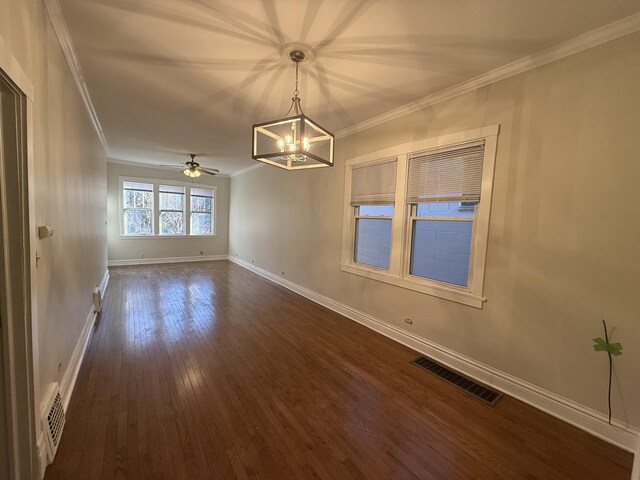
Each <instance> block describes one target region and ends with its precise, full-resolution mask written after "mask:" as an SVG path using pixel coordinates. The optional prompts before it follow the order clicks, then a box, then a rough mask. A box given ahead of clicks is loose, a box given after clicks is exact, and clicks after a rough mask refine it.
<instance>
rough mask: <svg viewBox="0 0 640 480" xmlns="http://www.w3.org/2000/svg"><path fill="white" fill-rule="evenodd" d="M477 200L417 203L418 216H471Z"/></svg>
mask: <svg viewBox="0 0 640 480" xmlns="http://www.w3.org/2000/svg"><path fill="white" fill-rule="evenodd" d="M477 204H478V202H429V203H418V212H417V215H418V217H458V218H473V214H474V207H475V206H476V205H477Z"/></svg>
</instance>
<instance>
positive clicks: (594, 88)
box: [229, 33, 640, 427]
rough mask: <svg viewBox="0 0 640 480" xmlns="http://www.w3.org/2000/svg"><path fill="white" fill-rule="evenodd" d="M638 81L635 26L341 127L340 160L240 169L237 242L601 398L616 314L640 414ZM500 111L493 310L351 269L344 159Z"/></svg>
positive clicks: (437, 335) (315, 285)
mask: <svg viewBox="0 0 640 480" xmlns="http://www.w3.org/2000/svg"><path fill="white" fill-rule="evenodd" d="M639 85H640V34H638V33H636V34H633V35H632V36H628V37H625V38H622V39H619V40H616V41H613V42H610V43H608V44H604V45H601V46H599V47H597V48H594V49H591V50H588V51H585V52H582V53H580V54H577V55H574V56H571V57H569V58H566V59H563V60H560V61H557V62H555V63H551V64H548V65H546V66H543V67H541V68H538V69H536V70H532V71H529V72H527V73H524V74H521V75H518V76H515V77H512V78H510V79H507V80H504V81H501V82H498V83H495V84H493V85H490V86H487V87H484V88H481V89H479V90H477V91H474V92H471V93H468V94H465V95H463V96H460V97H457V98H455V99H452V100H448V101H446V102H443V103H441V104H438V105H436V106H433V107H431V108H426V109H424V110H422V111H419V112H416V113H414V114H411V115H407V116H405V117H402V118H400V119H397V120H394V121H391V122H389V123H387V124H385V125H382V126H379V127H375V128H372V129H369V130H366V131H364V132H362V133H360V134H356V135H353V136H350V137H347V138H340V139H338V140H337V141H336V156H337V162H336V166H335V167H333V168H332V169H321V170H317V171H310V172H285V171H282V170H279V169H276V168H272V167H263V168H259V169H256V170H253V171H250V172H248V173H245V174H243V175H240V176H238V177H235V178H233V179H232V184H231V215H230V217H231V225H230V249H229V253H230V254H231V255H237V256H238V257H239V258H241V259H244V260H246V261H249V262H251V261H255V264H256V265H257V266H258V267H261V268H263V269H266V270H268V271H270V272H272V273H275V274H278V275H282V272H284V276H285V278H287V279H289V280H290V281H292V282H295V283H297V284H300V285H302V286H305V287H307V288H309V289H311V290H313V291H315V292H318V293H320V294H322V295H325V296H328V297H330V298H333V299H335V300H337V301H339V302H342V303H345V304H347V305H349V306H352V307H354V308H356V309H359V310H362V311H364V312H366V313H369V314H371V315H373V316H375V317H378V318H379V319H382V320H383V321H385V322H387V323H389V324H391V325H394V326H396V327H398V328H401V329H407V328H410V330H411V332H413V333H415V334H417V335H419V336H421V337H424V338H426V339H429V340H430V341H433V342H435V343H438V344H440V345H442V346H445V347H447V348H450V349H452V350H454V351H456V352H459V353H461V354H463V355H466V356H469V357H471V358H473V359H475V360H477V361H480V362H482V363H485V364H487V365H490V366H492V367H494V368H497V369H500V370H502V371H504V372H507V373H510V374H512V375H515V376H516V377H519V378H520V379H523V380H525V381H527V382H531V383H533V384H535V385H538V386H540V387H542V388H544V389H547V390H549V391H551V392H555V393H556V394H559V395H561V396H563V397H566V398H569V399H571V400H574V401H576V402H578V403H580V404H582V405H586V406H588V407H592V408H595V409H597V410H599V411H601V412H606V386H607V358H606V355H605V354H603V353H595V352H594V351H593V348H592V339H593V338H594V337H597V336H600V335H602V330H601V323H600V320H601V319H602V318H604V319H606V320H607V321H608V323H609V325H610V327H611V330H612V338H613V339H614V340H616V341H621V342H622V343H623V344H624V355H623V356H621V357H619V358H616V359H615V384H614V392H613V398H614V416H615V417H616V418H618V419H620V420H621V421H623V422H626V423H629V424H631V425H633V426H635V427H640V373H639V372H640V370H639V369H638V365H640V318H639V317H638V314H639V312H640V295H639V294H638V285H640V249H639V248H638V246H639V245H640V221H639V220H640V214H639V213H638V212H639V207H638V205H637V202H636V201H635V193H636V190H637V188H636V185H637V182H638V179H639V178H640V161H639V158H638V153H637V152H638V151H640V135H639V134H638V132H639V128H640V123H638V115H639V114H638V112H640V88H639V87H638V86H639ZM309 113H310V114H311V115H313V112H309ZM497 123H499V124H500V125H501V133H500V135H499V137H498V155H497V160H496V173H495V183H494V195H493V209H492V215H491V222H490V234H489V246H488V253H487V255H488V257H487V269H486V281H485V292H484V293H485V295H486V297H487V298H488V300H487V302H486V304H485V306H484V308H483V309H482V310H478V309H475V308H472V307H467V306H463V305H460V304H456V303H452V302H449V301H446V300H442V299H438V298H435V297H432V296H428V295H424V294H420V293H416V292H413V291H409V290H405V289H402V288H398V287H394V286H391V285H387V284H383V283H379V282H376V281H373V280H369V279H365V278H362V277H359V276H355V275H352V274H349V273H344V272H341V271H340V250H341V235H342V212H343V201H344V199H343V196H344V174H345V161H346V160H348V159H350V158H353V157H355V156H359V155H362V154H365V153H369V152H373V151H376V150H380V149H382V148H385V147H388V146H391V145H393V144H400V143H405V142H410V141H414V140H419V139H423V138H425V137H435V136H439V135H442V134H447V133H456V132H460V131H464V130H469V129H472V128H477V127H482V126H486V125H492V124H497ZM405 317H410V318H412V319H413V322H414V323H413V325H412V326H411V327H408V326H407V325H406V324H405V323H404V322H403V319H404V318H405Z"/></svg>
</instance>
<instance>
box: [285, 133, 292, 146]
mask: <svg viewBox="0 0 640 480" xmlns="http://www.w3.org/2000/svg"><path fill="white" fill-rule="evenodd" d="M284 143H286V144H287V145H291V144H292V143H293V137H292V136H291V135H287V136H286V137H284Z"/></svg>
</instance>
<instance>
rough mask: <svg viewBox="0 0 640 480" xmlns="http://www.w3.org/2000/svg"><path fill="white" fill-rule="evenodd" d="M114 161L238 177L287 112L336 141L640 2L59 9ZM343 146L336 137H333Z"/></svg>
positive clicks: (102, 4) (107, 0)
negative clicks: (256, 142)
mask: <svg viewBox="0 0 640 480" xmlns="http://www.w3.org/2000/svg"><path fill="white" fill-rule="evenodd" d="M60 3H61V6H62V10H63V13H64V16H65V19H66V22H67V24H68V28H69V31H70V33H71V38H72V40H73V44H74V46H75V49H76V52H77V54H78V58H79V60H80V64H81V67H82V69H83V72H84V76H85V78H86V81H87V85H88V90H89V93H90V95H91V98H92V100H93V104H94V106H95V109H96V112H97V115H98V118H99V120H100V123H101V124H102V127H103V129H104V132H105V135H106V139H107V142H108V144H109V149H110V157H111V158H113V159H116V160H123V161H131V162H139V163H149V164H156V165H158V164H166V163H175V162H183V161H185V160H186V157H185V156H184V155H183V154H186V153H187V152H195V153H203V154H206V155H205V156H203V157H202V158H201V163H202V164H203V165H205V166H208V167H215V168H218V169H220V170H221V171H222V172H223V173H226V174H231V173H233V172H235V171H238V170H240V169H242V168H245V167H247V166H250V165H252V164H253V163H255V162H254V161H253V160H251V148H250V147H251V125H252V124H253V123H257V122H259V121H265V120H271V119H274V118H277V117H280V116H282V115H283V114H284V113H285V112H286V111H287V109H288V108H289V104H290V98H291V95H292V91H293V87H294V76H295V73H294V72H295V70H294V67H293V63H292V62H291V60H288V57H287V53H288V51H289V50H291V45H292V44H294V43H296V42H302V43H304V44H306V45H308V46H309V47H310V50H309V53H310V55H311V56H312V57H314V58H312V59H311V60H310V61H305V62H303V63H302V64H301V84H300V96H301V97H302V106H303V109H304V111H305V113H306V114H307V115H308V116H309V117H311V118H312V119H314V120H316V121H317V122H319V123H320V124H321V125H323V126H325V127H326V128H328V129H329V130H331V131H333V132H336V131H339V130H341V129H344V128H346V127H350V126H353V125H355V124H357V123H359V122H362V121H365V120H367V119H369V118H371V117H373V116H375V115H379V114H381V113H384V112H386V111H389V110H392V109H394V108H397V107H399V106H402V105H405V104H407V103H410V102H412V101H414V100H417V99H419V98H422V97H425V96H427V95H430V94H433V93H435V92H438V91H440V90H443V89H445V88H447V87H451V86H453V85H456V84H459V83H462V82H464V81H465V80H468V79H470V78H473V77H475V76H478V75H480V74H482V73H485V72H488V71H490V70H492V69H494V68H497V67H499V66H501V65H505V64H507V63H509V62H512V61H514V60H517V59H520V58H522V57H525V56H527V55H530V54H533V53H535V52H538V51H540V50H543V49H545V48H547V47H550V46H552V45H555V44H558V43H560V42H562V41H565V40H568V39H570V38H573V37H576V36H578V35H580V34H582V33H585V32H587V31H590V30H593V29H595V28H597V27H600V26H603V25H606V24H608V23H611V22H613V21H615V20H618V19H620V18H623V17H626V16H629V15H631V14H633V13H636V12H638V11H640V2H638V0H615V1H611V0H537V1H533V0H529V1H525V0H521V1H514V0H483V1H479V0H457V1H442V0H395V1H393V0H378V1H367V0H343V1H338V0H324V1H322V0H306V1H305V0H278V1H276V0H235V1H217V0H153V1H145V0H60ZM338 141H339V140H338Z"/></svg>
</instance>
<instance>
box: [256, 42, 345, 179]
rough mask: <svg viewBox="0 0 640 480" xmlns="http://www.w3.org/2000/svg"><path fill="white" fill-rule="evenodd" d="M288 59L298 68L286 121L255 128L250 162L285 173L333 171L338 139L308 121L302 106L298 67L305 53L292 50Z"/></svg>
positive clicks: (284, 118) (260, 125)
mask: <svg viewBox="0 0 640 480" xmlns="http://www.w3.org/2000/svg"><path fill="white" fill-rule="evenodd" d="M289 58H291V60H292V61H293V62H294V63H295V64H296V88H295V90H294V92H293V98H292V99H291V106H290V107H289V111H288V112H287V113H286V114H285V115H284V117H283V118H279V119H277V120H271V121H269V122H263V123H257V124H255V125H253V149H252V155H251V158H253V159H254V160H258V161H260V162H264V163H267V164H269V165H273V166H275V167H279V168H284V169H285V170H303V169H308V168H319V167H332V166H333V144H334V141H335V136H334V135H333V133H331V132H329V130H327V129H325V128H323V127H321V126H320V125H319V124H318V123H317V122H314V121H313V120H311V119H310V118H309V117H307V116H306V115H305V114H304V112H303V111H302V107H301V106H300V97H299V96H298V95H299V94H300V92H299V90H298V65H299V63H300V62H302V61H303V60H304V59H305V53H304V52H303V51H301V50H293V51H291V52H290V53H289ZM290 113H293V115H291V116H289V114H290Z"/></svg>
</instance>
